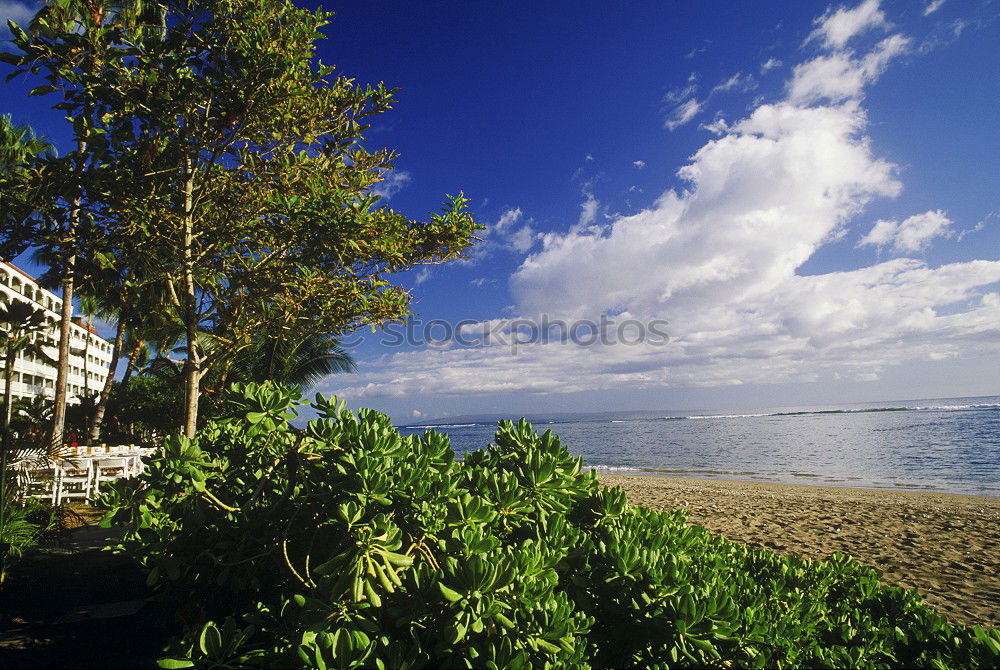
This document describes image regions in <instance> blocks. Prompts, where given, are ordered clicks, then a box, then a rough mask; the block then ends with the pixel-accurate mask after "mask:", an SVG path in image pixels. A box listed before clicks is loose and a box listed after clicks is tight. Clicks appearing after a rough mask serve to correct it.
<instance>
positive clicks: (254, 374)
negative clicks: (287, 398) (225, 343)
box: [220, 334, 356, 388]
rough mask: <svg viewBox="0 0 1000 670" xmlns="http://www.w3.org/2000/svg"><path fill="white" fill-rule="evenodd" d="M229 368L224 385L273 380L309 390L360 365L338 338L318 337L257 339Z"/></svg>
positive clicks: (236, 357)
mask: <svg viewBox="0 0 1000 670" xmlns="http://www.w3.org/2000/svg"><path fill="white" fill-rule="evenodd" d="M225 368H226V370H227V372H226V373H224V374H223V377H222V379H221V380H220V383H225V382H226V381H240V382H257V383H260V382H263V381H266V380H271V381H276V382H280V383H282V384H292V385H298V386H302V387H304V388H309V387H311V386H315V385H316V384H317V383H319V382H320V381H321V380H322V379H323V378H324V377H327V376H328V375H332V374H336V373H338V372H353V371H354V370H355V368H356V365H355V363H354V360H353V359H352V358H351V356H350V354H348V353H347V352H346V351H344V349H343V348H341V346H340V341H339V340H338V339H337V338H335V337H331V336H329V335H321V334H316V335H308V336H306V337H302V338H299V339H292V340H288V339H280V338H275V337H267V336H261V337H258V338H255V339H254V340H253V341H252V342H251V343H250V346H249V347H247V348H246V349H243V350H241V351H240V352H239V353H237V354H236V355H235V356H234V357H233V358H232V359H231V360H230V361H229V362H228V364H227V365H226V366H225Z"/></svg>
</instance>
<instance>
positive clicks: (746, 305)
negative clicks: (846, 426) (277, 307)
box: [0, 0, 1000, 420]
mask: <svg viewBox="0 0 1000 670" xmlns="http://www.w3.org/2000/svg"><path fill="white" fill-rule="evenodd" d="M24 7H26V5H24V4H18V3H16V2H12V0H0V14H6V15H8V16H14V17H15V18H19V14H18V12H20V16H23V15H27V13H28V11H29V10H25V9H23V8H24ZM332 9H334V10H335V11H336V12H337V17H336V18H335V20H334V22H333V24H332V25H331V26H330V27H329V29H328V34H329V37H330V39H328V40H326V41H324V42H323V43H321V46H320V53H321V55H322V57H323V59H324V60H325V61H327V62H330V63H335V64H336V65H337V67H338V68H339V69H340V71H341V72H342V73H344V74H347V75H349V76H353V77H356V78H357V79H358V80H359V81H362V82H376V81H380V80H381V81H385V82H386V83H387V84H388V85H390V86H394V87H399V89H400V91H399V94H398V97H399V102H398V104H397V106H396V109H395V110H393V111H392V112H390V113H389V114H386V115H385V116H384V117H383V118H382V119H380V120H379V121H378V123H377V124H376V126H375V127H374V128H373V130H372V132H371V133H370V134H369V143H370V144H372V145H385V146H389V147H393V148H395V149H396V150H398V151H399V153H400V154H401V156H400V159H399V160H398V162H397V167H398V171H397V175H396V177H394V178H393V179H391V180H390V181H389V182H387V183H386V184H385V186H384V188H385V192H386V195H387V197H388V198H389V203H390V204H391V206H393V207H396V208H398V209H400V210H402V211H404V212H406V213H407V214H410V215H412V216H414V217H422V216H425V215H426V213H427V212H428V211H429V210H432V209H434V208H436V207H437V206H438V205H439V203H440V201H441V199H442V197H443V195H444V194H445V193H454V192H457V191H458V190H464V192H465V193H466V194H467V195H468V196H469V197H471V198H472V209H473V212H474V214H475V216H476V218H477V219H478V220H479V221H480V222H481V223H483V224H485V225H486V226H487V227H488V228H487V231H486V232H485V234H484V241H483V242H482V243H481V244H479V245H478V247H477V248H476V249H475V250H474V251H473V252H472V253H471V254H470V258H469V259H467V260H465V261H462V262H458V263H451V264H446V265H440V266H428V267H425V268H420V269H418V270H417V271H414V272H412V273H409V274H408V275H406V276H404V277H402V278H401V281H402V283H403V284H404V285H406V286H409V287H412V292H413V296H414V300H413V306H414V309H415V310H416V311H417V312H418V313H419V314H420V317H421V319H422V320H423V322H422V323H425V322H427V321H429V320H432V319H441V320H443V321H444V322H447V323H450V324H456V323H458V322H460V321H463V320H466V321H477V322H489V326H487V329H494V330H493V332H494V339H493V340H492V341H491V343H490V344H489V345H481V346H461V345H460V344H456V343H454V342H450V343H446V344H443V345H436V346H425V345H403V346H390V345H389V344H387V343H386V342H387V340H390V339H392V338H390V337H386V336H385V335H378V334H377V335H374V336H373V335H371V334H366V335H364V336H363V337H361V338H360V339H361V342H360V343H359V344H357V345H356V346H355V347H354V348H353V351H354V353H355V356H356V357H357V358H358V360H359V363H360V366H359V372H358V373H357V374H353V375H339V376H336V377H333V378H331V379H329V380H328V381H327V382H325V383H323V384H322V385H321V387H320V388H321V390H324V391H326V392H337V393H340V394H341V395H343V396H344V397H345V398H346V399H347V400H348V402H349V404H351V405H352V406H371V407H376V408H379V409H383V410H386V411H389V412H390V413H391V414H392V415H393V416H394V417H395V418H396V419H397V420H405V419H409V418H411V417H416V418H422V417H438V416H449V415H452V416H454V415H458V414H465V413H480V412H484V413H485V412H489V413H496V414H518V413H522V412H529V411H530V412H533V413H539V412H545V411H574V410H579V411H594V410H605V409H608V410H611V409H623V410H628V409H674V408H676V409H689V408H727V407H730V408H752V407H761V406H777V405H791V404H800V403H809V402H812V403H828V402H850V401H867V400H879V399H898V398H919V397H935V396H953V395H976V394H991V393H998V392H1000V387H998V386H997V382H996V379H998V378H1000V375H998V373H1000V346H998V343H1000V293H998V291H1000V286H998V283H1000V196H998V194H1000V151H998V148H1000V141H998V139H1000V138H998V134H997V133H998V130H997V128H1000V108H998V106H997V105H996V100H997V99H1000V60H998V59H997V57H996V53H997V50H998V47H1000V22H998V21H997V17H998V14H1000V6H998V3H996V2H990V1H985V2H980V1H979V0H967V1H965V2H960V1H959V0H944V2H939V1H938V0H934V1H933V2H911V1H905V2H889V1H885V2H881V3H880V2H877V1H875V0H865V1H863V2H860V3H849V4H846V5H840V4H832V5H828V4H826V3H819V2H802V3H787V2H754V3H732V2H707V1H706V2H697V3H661V2H650V3H642V4H640V3H629V4H628V5H623V6H621V7H618V8H612V9H611V10H610V11H609V8H608V5H607V4H606V3H600V4H599V3H578V2H575V3H568V2H566V3H492V4H486V3H460V2H428V3H402V2H350V3H339V4H336V5H334V6H333V7H332ZM26 86H27V83H21V82H14V83H13V84H11V85H8V86H6V87H5V88H4V89H3V94H2V95H3V104H2V107H3V109H2V111H6V112H11V113H12V114H13V115H14V116H15V118H16V119H17V120H20V121H30V122H32V123H33V124H34V125H36V127H37V128H38V129H39V130H40V131H41V132H43V133H45V134H47V135H49V136H50V137H54V138H55V139H57V140H61V139H62V134H64V131H63V130H62V128H61V127H60V124H59V119H58V117H57V116H56V115H54V114H53V113H52V112H50V111H49V110H47V109H45V106H44V104H40V103H39V101H37V100H33V101H31V102H26V101H25V99H24V98H23V91H24V90H25V88H26ZM602 315H604V316H605V317H610V318H613V319H615V323H616V324H619V323H622V322H624V321H626V320H633V321H634V322H636V323H640V324H643V325H646V326H648V324H650V323H651V322H654V321H656V322H660V321H666V322H668V324H669V325H667V326H666V331H667V332H669V335H670V338H669V341H668V342H666V343H663V342H655V343H654V342H652V341H651V339H652V338H648V339H647V340H644V341H642V342H639V343H633V344H624V343H622V342H615V341H608V342H606V343H603V344H602V343H595V344H593V345H590V346H578V345H576V344H573V343H572V342H569V343H561V342H558V341H554V340H550V341H547V342H546V341H541V342H535V343H529V344H525V345H522V346H519V347H518V348H517V352H516V353H514V352H513V351H512V350H511V347H510V346H509V345H505V344H504V343H502V342H499V341H498V340H501V339H506V340H508V341H509V340H510V339H511V335H510V334H509V333H507V334H506V336H505V335H504V334H505V332H506V331H504V328H507V327H509V326H510V323H511V322H512V321H515V320H518V319H520V320H521V323H522V324H525V323H536V322H538V321H539V320H541V319H542V318H543V316H547V317H551V318H561V319H563V320H565V321H566V322H567V323H573V322H574V321H576V320H580V319H587V320H592V321H599V319H600V317H601V316H602ZM467 330H474V329H472V328H469V329H467ZM417 332H418V333H420V332H422V325H421V326H418V328H417ZM442 332H443V327H441V326H438V327H437V330H436V331H435V332H434V333H432V334H433V335H435V336H437V335H439V334H440V333H442ZM520 337H526V332H525V331H524V330H522V331H521V334H520ZM611 339H612V340H614V338H613V337H612V338H611Z"/></svg>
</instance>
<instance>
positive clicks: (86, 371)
mask: <svg viewBox="0 0 1000 670" xmlns="http://www.w3.org/2000/svg"><path fill="white" fill-rule="evenodd" d="M90 323H91V322H90V319H87V325H88V326H89V325H90ZM86 337H87V342H86V344H84V345H83V395H84V397H87V398H89V397H90V366H89V365H87V362H88V361H89V360H90V328H88V329H87V335H86Z"/></svg>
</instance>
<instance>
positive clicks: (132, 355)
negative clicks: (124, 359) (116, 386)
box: [122, 340, 146, 386]
mask: <svg viewBox="0 0 1000 670" xmlns="http://www.w3.org/2000/svg"><path fill="white" fill-rule="evenodd" d="M145 344H146V340H136V341H135V346H134V347H132V351H130V352H129V354H128V364H127V365H126V366H125V374H124V375H122V386H125V385H126V384H128V380H129V379H132V373H134V372H135V368H136V365H137V364H138V362H139V354H140V353H141V352H142V348H143V346H145Z"/></svg>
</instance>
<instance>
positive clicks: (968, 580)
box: [601, 475, 1000, 627]
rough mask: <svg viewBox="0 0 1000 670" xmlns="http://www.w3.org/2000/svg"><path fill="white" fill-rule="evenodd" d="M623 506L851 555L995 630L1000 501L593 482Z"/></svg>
mask: <svg viewBox="0 0 1000 670" xmlns="http://www.w3.org/2000/svg"><path fill="white" fill-rule="evenodd" d="M601 481H602V482H603V483H604V484H607V485H614V486H620V487H622V488H623V489H625V492H626V494H627V495H628V499H629V501H630V502H632V503H635V504H640V505H646V506H647V507H652V508H656V509H675V508H682V509H685V510H687V511H688V513H689V519H690V521H691V522H692V523H696V524H699V525H701V526H704V527H705V528H708V529H710V530H712V531H713V532H716V533H719V534H721V535H723V536H725V537H727V538H729V539H731V540H735V541H737V542H744V543H747V544H750V545H755V546H758V547H763V548H767V549H770V550H773V551H777V552H779V553H782V554H786V555H794V556H800V557H802V558H809V559H821V558H826V557H827V556H829V555H830V554H831V553H833V552H835V551H842V552H845V553H848V554H851V555H852V556H854V557H855V558H856V559H858V560H859V561H861V562H863V563H866V564H868V565H870V566H872V567H874V568H876V569H878V570H879V571H881V572H882V573H883V575H884V579H885V581H886V582H888V583H890V584H894V585H897V586H904V587H907V588H912V587H915V588H916V589H917V590H918V591H919V592H920V593H921V594H922V595H923V596H924V597H925V598H926V599H927V601H928V602H929V603H930V604H931V605H932V606H934V607H935V608H936V609H937V610H938V611H939V612H941V613H942V614H944V615H945V616H947V617H948V618H949V619H950V620H951V621H954V622H956V623H961V624H967V625H973V624H980V625H986V626H991V627H1000V499H997V498H980V497H975V496H964V495H954V494H947V493H928V492H917V491H892V490H875V489H854V488H846V487H845V488H840V487H820V486H801V485H794V484H764V483H757V482H744V481H729V480H709V479H681V478H670V477H655V476H621V475H601Z"/></svg>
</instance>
